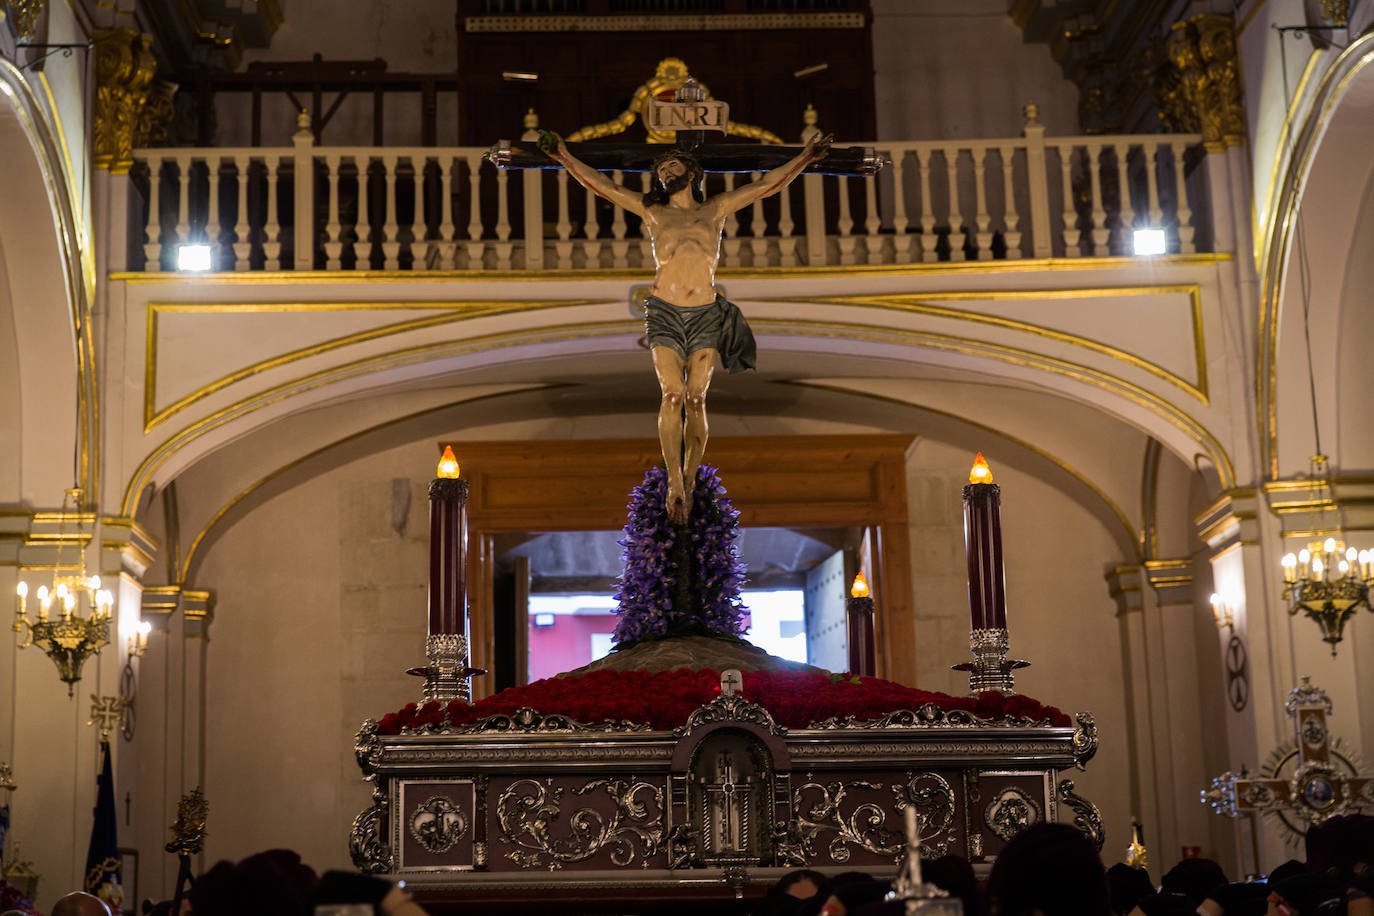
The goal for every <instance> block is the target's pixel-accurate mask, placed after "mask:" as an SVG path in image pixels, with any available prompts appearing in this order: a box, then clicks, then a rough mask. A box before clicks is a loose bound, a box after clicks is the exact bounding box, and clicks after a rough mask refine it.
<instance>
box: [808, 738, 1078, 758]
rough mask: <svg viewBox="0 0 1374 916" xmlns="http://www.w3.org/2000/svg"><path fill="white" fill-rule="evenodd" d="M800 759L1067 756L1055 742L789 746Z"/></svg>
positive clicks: (905, 742) (836, 743)
mask: <svg viewBox="0 0 1374 916" xmlns="http://www.w3.org/2000/svg"><path fill="white" fill-rule="evenodd" d="M788 751H789V752H790V753H791V754H792V758H793V759H794V760H795V759H796V758H798V757H859V758H864V757H899V756H907V757H912V756H916V757H934V756H940V757H979V756H1015V757H1049V756H1055V755H1062V754H1066V748H1065V746H1064V744H1063V742H1055V741H985V742H973V741H883V742H877V741H873V742H868V743H862V744H860V743H857V742H854V743H847V744H841V743H838V742H832V743H828V744H824V745H822V744H797V745H791V746H789V747H788Z"/></svg>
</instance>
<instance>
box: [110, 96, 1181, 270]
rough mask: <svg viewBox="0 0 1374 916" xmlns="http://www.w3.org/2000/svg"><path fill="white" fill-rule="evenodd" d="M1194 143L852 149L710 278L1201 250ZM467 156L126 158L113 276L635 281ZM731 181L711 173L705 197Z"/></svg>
mask: <svg viewBox="0 0 1374 916" xmlns="http://www.w3.org/2000/svg"><path fill="white" fill-rule="evenodd" d="M1199 144H1200V138H1199V137H1197V136H1192V135H1180V134H1147V135H1137V136H1093V137H1045V136H1044V128H1043V127H1041V126H1039V125H1038V124H1034V123H1032V124H1030V125H1028V126H1027V127H1026V130H1025V133H1024V135H1023V136H1021V137H1016V138H1011V139H1003V140H948V141H924V142H902V143H882V142H879V143H874V144H869V145H872V146H874V147H876V148H877V149H878V150H879V151H880V152H881V153H882V154H883V155H884V156H886V157H887V158H888V159H889V160H890V163H889V165H888V166H887V167H886V168H885V169H884V170H883V172H881V173H880V174H879V175H878V176H877V177H876V178H870V179H866V178H836V177H823V176H818V175H808V176H805V177H804V178H803V179H802V180H801V181H798V182H796V183H794V185H793V186H792V187H791V188H790V189H789V190H788V192H786V193H784V194H781V195H778V196H777V197H774V198H770V199H768V200H766V201H762V202H759V203H756V204H753V205H752V206H751V207H749V208H746V209H745V210H742V211H740V212H739V213H737V214H735V215H733V216H731V217H730V218H729V219H728V220H727V221H726V224H725V233H724V237H723V239H722V243H721V265H722V266H724V267H765V266H776V267H794V266H821V265H851V264H853V265H862V264H905V263H921V262H933V261H964V260H1001V259H1017V258H1025V257H1034V258H1045V257H1067V258H1077V257H1093V256H1104V255H1109V254H1127V253H1130V252H1131V244H1132V240H1131V231H1132V230H1133V229H1134V228H1138V227H1142V226H1153V227H1160V228H1163V229H1165V231H1166V233H1167V239H1168V242H1167V246H1168V248H1167V250H1168V251H1169V252H1170V253H1176V252H1184V253H1188V252H1193V251H1196V250H1206V244H1207V233H1206V229H1207V226H1206V222H1205V220H1204V221H1202V222H1201V223H1199V216H1200V215H1201V216H1205V215H1206V213H1205V212H1202V213H1201V214H1200V213H1199V212H1198V211H1199V209H1200V207H1201V206H1202V205H1201V204H1200V202H1201V201H1204V200H1205V199H1206V192H1205V189H1204V188H1203V187H1202V182H1203V172H1204V170H1202V169H1191V168H1188V167H1187V166H1188V165H1191V164H1193V163H1194V162H1195V161H1196V160H1197V159H1200V155H1198V156H1196V157H1195V156H1193V155H1191V153H1192V151H1194V150H1197V152H1198V153H1199V154H1200V151H1201V148H1200V146H1199ZM485 152H486V150H485V149H484V148H477V147H459V148H447V149H445V148H435V147H415V148H407V147H328V146H324V147H319V146H315V145H314V142H313V139H312V137H311V134H310V131H309V129H308V126H305V127H303V128H302V129H301V130H300V131H298V132H297V134H296V136H295V138H294V140H293V145H292V146H290V147H279V148H243V149H166V150H164V149H150V150H139V151H136V153H135V158H136V160H137V163H138V165H137V166H136V168H135V170H134V172H133V175H132V182H131V189H132V190H131V193H132V194H133V200H132V201H131V209H132V212H133V213H134V214H135V216H134V220H135V227H134V232H133V233H132V238H133V244H131V246H130V251H129V269H131V270H146V271H157V270H173V269H175V268H176V250H177V248H178V247H179V246H180V245H182V244H185V243H195V242H198V243H201V244H207V243H208V244H209V245H210V246H211V247H212V262H213V265H214V269H215V270H220V271H251V270H311V269H315V270H345V271H347V270H366V269H379V270H410V271H427V270H541V269H560V270H579V269H586V270H596V269H608V268H644V267H650V266H651V265H652V263H653V259H652V251H651V249H650V245H649V241H648V239H647V238H646V237H645V236H644V235H643V234H642V232H641V231H640V226H639V220H638V219H637V218H636V217H634V216H633V215H629V214H626V213H625V212H624V211H622V210H620V209H617V208H614V207H611V206H610V205H609V204H607V203H605V202H604V201H601V200H600V199H598V198H594V197H593V196H592V195H591V194H589V193H587V192H586V191H585V190H584V189H582V188H581V187H579V186H577V185H576V184H575V183H574V184H571V185H570V184H569V181H568V176H567V173H566V172H564V171H562V170H561V169H560V170H546V171H525V172H507V171H504V170H500V169H496V168H494V167H493V166H492V165H491V164H490V163H488V162H485V161H484V160H483V154H484V153H485ZM301 175H307V176H310V179H311V180H307V181H300V180H297V178H298V176H301ZM611 177H612V179H613V180H615V181H617V182H627V183H628V184H629V185H630V186H632V187H641V186H644V184H645V183H646V182H647V180H648V176H647V175H645V174H640V175H628V176H627V175H622V174H621V173H619V172H616V173H613V174H612V175H611ZM748 178H749V176H747V175H738V176H737V175H730V174H726V175H712V176H709V178H708V184H707V191H708V193H715V192H716V191H719V190H721V189H724V188H729V187H733V186H735V185H736V184H737V183H738V182H740V181H744V180H748ZM1204 209H1205V208H1204ZM150 214H151V217H150ZM302 217H303V218H302ZM139 230H142V237H141V238H140V237H139V235H140V232H139ZM1199 230H1201V232H1199Z"/></svg>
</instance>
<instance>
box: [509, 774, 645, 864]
mask: <svg viewBox="0 0 1374 916" xmlns="http://www.w3.org/2000/svg"><path fill="white" fill-rule="evenodd" d="M568 788H569V787H567V786H562V785H554V783H553V780H552V779H542V780H540V779H518V780H516V781H514V782H512V783H511V784H510V785H508V786H507V787H506V789H505V791H503V792H502V793H501V795H500V796H499V797H498V798H497V800H496V818H497V823H498V825H499V827H500V834H499V836H498V837H497V839H498V841H499V842H500V843H502V844H505V845H507V846H513V847H515V848H514V849H512V850H511V851H510V852H508V853H506V858H507V859H510V860H511V861H512V862H515V863H516V864H517V865H519V866H520V867H522V868H548V869H550V870H553V869H557V868H560V867H562V866H563V865H567V864H571V863H574V862H582V861H585V860H587V859H590V858H592V857H593V856H595V855H597V854H598V853H602V852H608V853H609V854H610V860H611V863H612V864H614V865H617V866H625V865H629V864H631V863H633V862H635V861H636V859H639V860H641V864H643V862H644V861H646V860H648V859H649V858H651V857H653V856H654V855H656V854H658V853H659V852H660V851H662V850H663V849H664V830H663V787H662V786H655V785H653V784H651V783H647V782H641V781H636V780H635V779H634V777H630V778H629V779H616V778H611V779H594V780H592V781H591V782H588V783H585V784H584V785H582V786H580V787H577V788H574V789H572V791H571V793H569V792H568ZM568 795H572V796H577V797H580V798H582V799H585V801H586V803H585V804H583V806H581V807H576V808H574V807H573V805H571V804H569V805H567V807H568V808H571V809H572V810H571V811H565V810H564V807H565V803H566V802H570V801H571V799H570V798H568ZM560 822H562V823H566V824H567V827H566V828H565V830H563V831H557V830H556V825H558V824H559V823H560Z"/></svg>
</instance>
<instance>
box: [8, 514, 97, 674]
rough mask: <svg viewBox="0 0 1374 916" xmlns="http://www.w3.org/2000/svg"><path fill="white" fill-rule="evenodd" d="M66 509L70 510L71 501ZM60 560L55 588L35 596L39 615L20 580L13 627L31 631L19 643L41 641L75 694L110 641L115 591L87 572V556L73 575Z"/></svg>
mask: <svg viewBox="0 0 1374 916" xmlns="http://www.w3.org/2000/svg"><path fill="white" fill-rule="evenodd" d="M67 500H68V502H70V503H72V505H73V507H77V506H80V505H81V490H79V489H72V490H68V491H67ZM63 508H64V510H65V508H66V507H65V505H64V507H63ZM57 565H58V571H57V572H56V573H54V575H53V582H52V588H51V589H50V588H48V586H46V585H42V586H39V588H38V591H37V593H36V594H35V596H34V597H35V598H36V599H37V602H38V616H37V617H36V618H30V617H29V615H28V598H29V585H28V583H27V582H20V583H19V585H18V586H17V587H16V589H15V592H16V594H17V596H18V608H17V609H16V611H15V618H14V626H13V627H12V629H13V630H14V632H16V633H20V632H24V631H25V630H27V632H26V633H25V635H24V637H23V638H22V639H21V640H20V642H19V648H21V649H23V648H26V647H28V646H37V647H38V648H40V649H42V650H43V651H44V652H45V653H46V654H47V656H48V657H49V658H51V659H52V660H53V663H54V664H55V665H57V670H58V674H59V676H60V677H61V678H62V682H63V683H65V684H66V685H67V696H69V697H70V696H73V695H74V694H75V687H76V683H77V681H79V680H81V669H82V668H83V667H84V666H85V664H86V659H88V658H90V657H91V656H92V655H96V654H97V653H99V652H100V650H101V648H102V647H104V646H105V645H107V644H109V641H110V616H111V608H112V607H113V606H114V594H113V593H111V592H110V591H109V590H108V589H105V588H102V587H101V582H100V577H99V576H88V575H86V561H85V558H84V556H83V557H82V560H81V565H80V567H79V571H78V572H75V573H73V574H69V575H63V574H62V572H61V569H62V565H61V562H60V561H59V563H58V564H57ZM83 604H84V605H85V607H86V610H87V614H86V616H84V617H83V616H82V613H81V612H82V605H83ZM54 605H55V606H56V607H54Z"/></svg>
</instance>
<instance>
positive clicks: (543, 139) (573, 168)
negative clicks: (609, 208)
mask: <svg viewBox="0 0 1374 916" xmlns="http://www.w3.org/2000/svg"><path fill="white" fill-rule="evenodd" d="M539 148H540V149H541V150H543V151H544V152H545V153H547V154H548V156H549V158H550V159H552V160H553V161H554V162H557V163H558V164H559V165H561V166H563V168H565V169H567V170H568V174H569V175H571V176H572V177H573V178H574V179H575V180H576V181H577V183H578V184H580V185H582V187H584V188H586V189H587V190H589V191H591V192H592V193H593V194H595V195H596V196H597V197H601V198H604V199H605V200H609V201H610V202H611V203H613V204H615V205H616V206H617V207H621V208H623V209H625V210H629V211H630V212H631V213H633V214H635V215H636V216H641V217H642V216H643V215H644V195H643V194H636V193H635V192H634V191H631V190H630V189H628V188H623V187H621V186H620V185H618V184H616V183H615V182H613V181H611V180H610V179H609V178H607V177H606V176H605V175H602V174H601V173H600V172H598V171H597V170H596V169H594V168H592V167H591V166H589V165H587V163H585V162H583V161H582V160H581V159H578V158H577V157H576V156H574V155H573V154H572V153H570V152H568V145H567V144H566V143H564V142H563V138H562V137H560V136H558V134H556V133H554V132H553V131H551V130H541V131H540V132H539Z"/></svg>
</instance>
